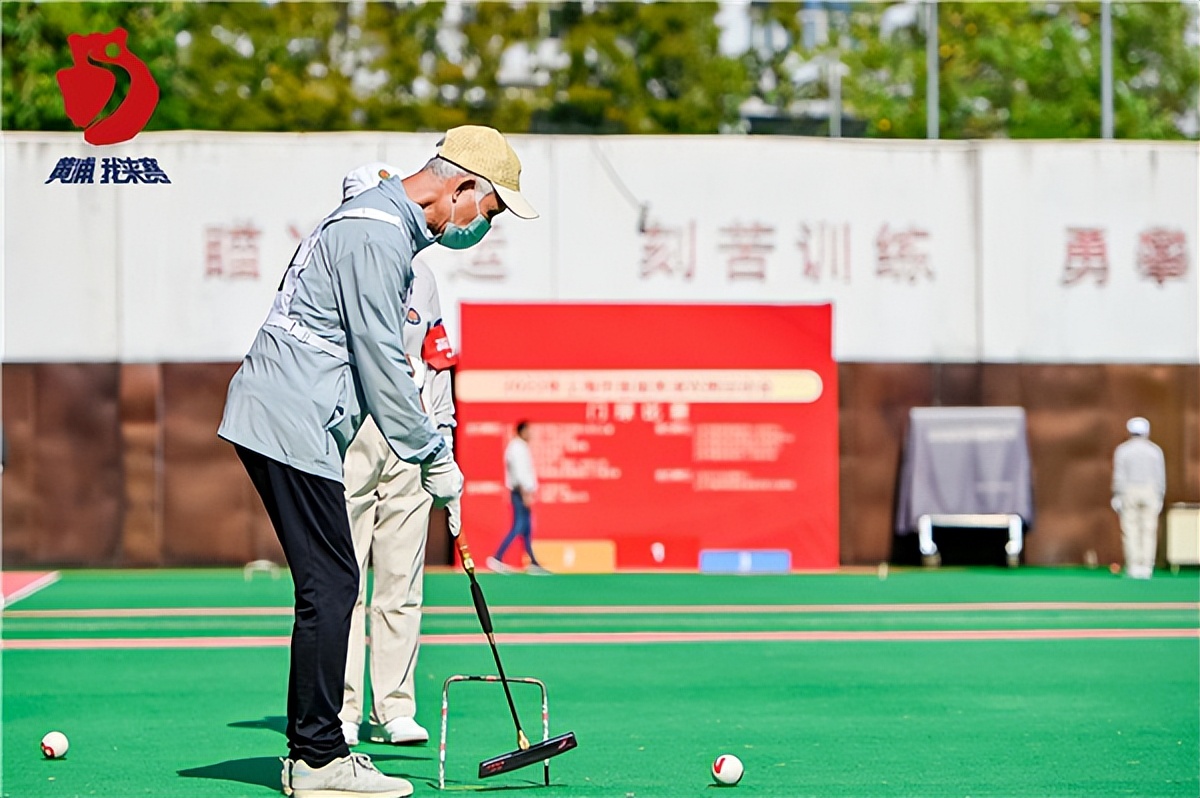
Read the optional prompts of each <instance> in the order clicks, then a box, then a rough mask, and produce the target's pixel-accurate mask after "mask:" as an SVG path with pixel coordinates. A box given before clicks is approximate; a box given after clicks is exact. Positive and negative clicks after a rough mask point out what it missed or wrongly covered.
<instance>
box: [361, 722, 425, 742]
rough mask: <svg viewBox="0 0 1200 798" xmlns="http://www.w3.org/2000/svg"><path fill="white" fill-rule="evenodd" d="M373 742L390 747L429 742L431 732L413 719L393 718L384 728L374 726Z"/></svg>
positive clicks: (372, 730) (372, 731)
mask: <svg viewBox="0 0 1200 798" xmlns="http://www.w3.org/2000/svg"><path fill="white" fill-rule="evenodd" d="M371 741H372V742H376V743H388V744H390V745H412V744H414V743H426V742H429V732H428V731H426V730H425V727H424V726H422V725H421V724H419V723H417V722H416V721H415V720H413V719H412V718H392V719H391V720H389V721H388V722H387V723H385V724H383V726H373V727H372V729H371Z"/></svg>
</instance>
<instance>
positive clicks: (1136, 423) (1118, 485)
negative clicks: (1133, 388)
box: [1112, 416, 1167, 579]
mask: <svg viewBox="0 0 1200 798" xmlns="http://www.w3.org/2000/svg"><path fill="white" fill-rule="evenodd" d="M1125 429H1126V430H1127V431H1128V432H1129V440H1127V441H1125V442H1124V443H1122V444H1121V445H1120V446H1118V447H1117V450H1116V452H1114V453H1113V479H1112V508H1113V510H1114V511H1116V513H1117V515H1118V516H1120V518H1121V543H1122V544H1123V546H1124V548H1125V573H1126V575H1127V576H1130V577H1132V578H1134V579H1149V578H1150V577H1151V576H1152V575H1153V573H1154V560H1155V557H1156V555H1157V552H1158V515H1159V513H1161V512H1162V506H1163V497H1164V496H1165V495H1166V492H1167V470H1166V464H1165V461H1164V459H1163V453H1162V449H1160V448H1158V445H1157V444H1155V443H1154V442H1153V441H1151V440H1150V422H1149V421H1147V420H1146V419H1144V418H1142V417H1141V416H1138V417H1136V418H1131V419H1129V421H1128V422H1127V423H1126V424H1125Z"/></svg>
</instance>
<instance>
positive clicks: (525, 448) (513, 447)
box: [504, 435, 538, 492]
mask: <svg viewBox="0 0 1200 798" xmlns="http://www.w3.org/2000/svg"><path fill="white" fill-rule="evenodd" d="M504 486H505V487H506V488H508V489H509V490H527V491H530V492H533V491H535V490H537V486H538V483H537V474H536V473H534V470H533V452H531V451H530V450H529V444H528V443H526V442H525V440H524V439H523V438H521V437H520V436H519V435H514V436H513V439H512V440H510V441H509V442H508V446H507V447H505V449H504Z"/></svg>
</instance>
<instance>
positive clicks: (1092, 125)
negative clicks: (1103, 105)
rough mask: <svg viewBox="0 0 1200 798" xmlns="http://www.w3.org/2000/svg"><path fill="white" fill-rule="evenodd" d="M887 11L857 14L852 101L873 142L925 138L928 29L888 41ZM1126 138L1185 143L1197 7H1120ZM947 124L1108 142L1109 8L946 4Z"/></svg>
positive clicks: (951, 131)
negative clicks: (1104, 50) (1104, 28)
mask: <svg viewBox="0 0 1200 798" xmlns="http://www.w3.org/2000/svg"><path fill="white" fill-rule="evenodd" d="M883 12H884V9H883V8H881V7H878V6H859V7H856V9H855V11H854V13H853V15H852V17H853V24H852V27H853V35H854V37H855V39H856V40H857V41H858V42H859V43H860V46H859V47H858V48H856V49H855V50H854V51H852V52H851V53H850V54H848V57H847V59H846V60H847V63H849V64H850V66H851V77H850V78H848V80H847V90H846V91H847V97H848V102H849V103H850V106H851V107H852V108H853V109H854V110H855V111H856V112H857V113H859V114H860V115H861V116H862V117H864V118H865V119H867V120H868V122H869V126H870V127H869V129H870V131H871V133H872V134H873V135H880V136H896V137H921V136H924V133H925V98H926V93H925V76H926V71H925V34H924V30H923V29H919V28H918V27H911V28H906V29H903V30H900V31H896V32H895V33H893V34H892V36H891V37H890V38H881V37H880V36H879V35H878V34H877V33H876V31H877V30H878V23H879V18H880V16H881V14H882V13H883ZM1112 17H1113V31H1114V35H1113V65H1114V94H1115V99H1114V115H1115V119H1116V123H1115V135H1116V136H1117V137H1118V138H1151V139H1157V138H1180V137H1181V136H1182V134H1181V133H1180V132H1179V130H1178V127H1177V125H1176V117H1178V116H1180V115H1182V114H1184V113H1185V112H1187V111H1188V110H1189V108H1190V109H1194V108H1195V103H1196V96H1197V86H1198V85H1200V74H1198V72H1200V52H1198V51H1197V48H1196V47H1195V46H1194V45H1191V46H1189V45H1188V44H1187V43H1186V41H1185V38H1184V31H1185V30H1187V28H1188V26H1189V25H1192V26H1194V25H1195V24H1196V20H1195V6H1194V5H1192V6H1189V5H1187V4H1184V3H1171V2H1164V3H1136V2H1130V3H1114V4H1113V6H1112ZM938 45H939V47H938V55H939V76H938V78H939V83H938V86H939V97H938V103H939V110H940V114H939V123H940V128H941V135H942V136H943V137H945V138H991V137H1009V138H1087V137H1098V136H1099V135H1100V113H1101V112H1100V89H1101V87H1100V4H1099V3H1095V2H1093V3H981V2H943V3H941V4H940V5H939V13H938Z"/></svg>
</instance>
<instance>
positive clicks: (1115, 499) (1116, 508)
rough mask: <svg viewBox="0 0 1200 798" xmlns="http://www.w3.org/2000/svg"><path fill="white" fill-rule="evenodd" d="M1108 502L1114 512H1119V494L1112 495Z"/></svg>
mask: <svg viewBox="0 0 1200 798" xmlns="http://www.w3.org/2000/svg"><path fill="white" fill-rule="evenodd" d="M1109 503H1110V504H1111V505H1112V508H1113V512H1114V513H1119V512H1121V497H1120V496H1113V497H1112V501H1111V502H1109Z"/></svg>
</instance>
